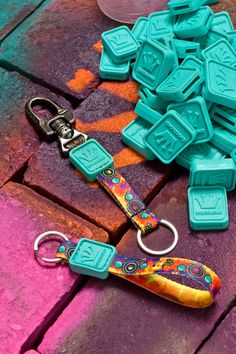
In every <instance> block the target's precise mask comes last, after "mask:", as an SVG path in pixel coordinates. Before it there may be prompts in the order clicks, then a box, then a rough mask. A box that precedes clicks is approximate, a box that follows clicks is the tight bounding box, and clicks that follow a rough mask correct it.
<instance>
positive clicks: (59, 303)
mask: <svg viewBox="0 0 236 354" xmlns="http://www.w3.org/2000/svg"><path fill="white" fill-rule="evenodd" d="M0 210H1V218H0V230H1V236H2V246H4V249H3V250H2V252H1V265H0V278H1V282H0V284H1V285H0V289H1V296H0V307H1V317H0V339H1V340H0V352H1V354H9V353H11V354H18V353H19V352H20V349H22V350H27V349H30V348H32V344H33V342H34V341H35V339H36V338H37V337H38V336H39V334H40V333H42V331H43V330H44V329H45V327H47V326H48V325H49V324H50V322H51V321H52V320H53V319H54V318H55V317H56V316H57V313H58V311H60V309H62V308H63V307H64V306H65V304H66V303H67V301H68V300H69V299H70V298H71V296H72V295H73V293H75V291H76V290H77V287H78V284H79V283H80V281H81V277H80V276H78V275H75V274H72V273H71V272H70V271H69V269H68V267H63V266H58V267H51V266H47V267H45V266H44V267H43V266H40V264H39V263H37V262H36V260H35V258H34V253H33V242H34V239H35V237H36V236H37V235H38V234H39V233H41V232H44V231H47V230H58V231H61V232H63V233H65V234H66V235H67V236H68V237H70V238H71V239H74V240H76V239H77V240H78V238H81V237H83V236H86V237H89V238H92V239H96V240H98V241H101V242H108V236H107V234H106V233H105V231H103V230H102V229H99V228H98V227H96V226H94V225H92V224H90V223H88V222H87V221H84V220H83V219H81V218H79V217H77V216H75V215H73V214H71V213H70V212H68V211H67V210H65V209H63V208H60V207H58V206H57V205H55V204H54V203H52V202H51V201H48V200H47V199H45V198H43V197H41V196H39V195H38V194H36V193H35V192H33V191H32V190H30V189H29V188H27V187H24V186H22V185H19V184H16V183H12V182H9V183H7V184H6V185H5V186H4V187H2V189H1V191H0ZM45 247H46V248H45V252H47V253H46V254H50V256H55V253H54V252H53V250H55V248H56V244H55V242H51V243H49V244H48V243H47V246H45Z"/></svg>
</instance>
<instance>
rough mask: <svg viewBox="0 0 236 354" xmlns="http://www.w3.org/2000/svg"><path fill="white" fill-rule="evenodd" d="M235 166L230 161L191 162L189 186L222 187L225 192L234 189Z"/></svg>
mask: <svg viewBox="0 0 236 354" xmlns="http://www.w3.org/2000/svg"><path fill="white" fill-rule="evenodd" d="M235 179H236V166H235V163H234V161H233V160H232V159H222V160H219V161H218V160H195V161H193V162H192V165H191V170H190V176H189V184H190V186H222V187H225V189H226V190H227V191H232V190H233V189H234V188H235Z"/></svg>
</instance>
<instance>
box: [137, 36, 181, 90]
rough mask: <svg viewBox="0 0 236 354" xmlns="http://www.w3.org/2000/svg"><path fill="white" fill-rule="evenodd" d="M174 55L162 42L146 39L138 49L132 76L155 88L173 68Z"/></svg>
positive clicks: (144, 84) (141, 82)
mask: <svg viewBox="0 0 236 354" xmlns="http://www.w3.org/2000/svg"><path fill="white" fill-rule="evenodd" d="M174 57H175V53H174V52H173V51H172V50H170V49H168V48H167V47H165V46H164V45H163V44H161V43H159V42H152V41H149V40H146V41H144V42H143V44H142V46H141V48H140V49H139V51H138V55H137V59H136V62H135V65H134V69H133V72H132V76H133V78H134V79H135V80H136V81H138V82H139V83H140V84H142V85H143V86H146V87H147V88H149V89H150V90H155V89H156V88H157V86H158V84H159V83H160V82H161V81H162V80H163V79H164V78H165V77H166V76H167V75H168V74H169V73H170V71H171V70H172V69H173V66H174V62H175V60H174Z"/></svg>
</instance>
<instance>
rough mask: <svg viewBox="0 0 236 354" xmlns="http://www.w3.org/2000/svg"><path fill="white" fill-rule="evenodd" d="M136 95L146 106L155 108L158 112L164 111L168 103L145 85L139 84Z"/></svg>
mask: <svg viewBox="0 0 236 354" xmlns="http://www.w3.org/2000/svg"><path fill="white" fill-rule="evenodd" d="M138 95H139V96H140V98H141V102H143V103H144V104H145V105H146V106H148V107H150V108H152V109H154V110H157V111H158V112H161V113H162V112H165V111H166V108H167V105H168V103H167V102H166V101H164V100H162V99H161V97H159V96H158V95H157V93H156V92H155V91H151V90H149V89H148V88H147V87H145V86H142V85H140V86H139V90H138Z"/></svg>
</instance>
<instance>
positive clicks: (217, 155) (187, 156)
mask: <svg viewBox="0 0 236 354" xmlns="http://www.w3.org/2000/svg"><path fill="white" fill-rule="evenodd" d="M225 157H226V153H225V152H224V151H222V150H220V149H218V148H217V147H215V146H213V145H211V144H209V143H202V144H195V145H190V146H188V147H187V148H186V149H185V150H183V151H182V152H181V153H180V154H179V155H178V156H177V158H176V162H177V163H178V164H179V165H181V166H183V167H184V168H186V169H188V170H190V168H191V165H192V163H193V161H195V160H205V159H216V160H220V159H224V158H225Z"/></svg>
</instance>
